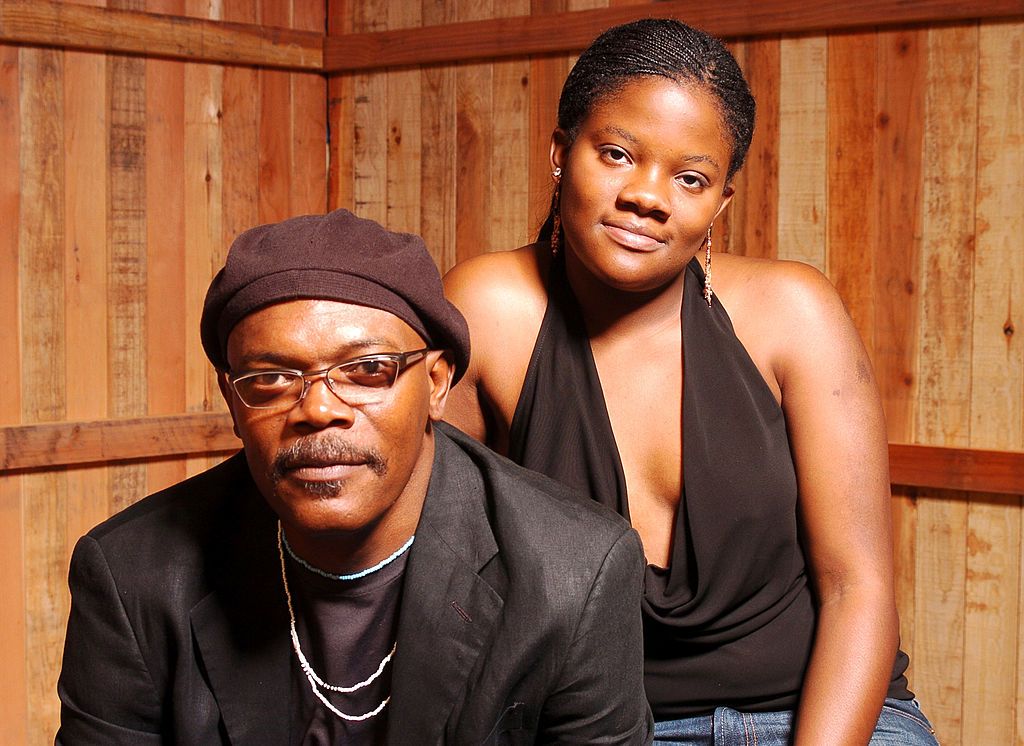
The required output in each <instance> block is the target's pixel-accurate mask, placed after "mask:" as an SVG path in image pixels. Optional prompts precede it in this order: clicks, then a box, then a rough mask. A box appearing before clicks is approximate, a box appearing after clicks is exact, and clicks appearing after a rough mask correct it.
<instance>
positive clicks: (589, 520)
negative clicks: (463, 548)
mask: <svg viewBox="0 0 1024 746" xmlns="http://www.w3.org/2000/svg"><path fill="white" fill-rule="evenodd" d="M442 428H443V429H442V433H443V434H444V435H445V436H446V437H447V438H448V439H449V440H450V441H451V442H452V443H454V445H455V446H456V447H457V449H458V451H459V452H461V453H462V454H464V455H465V456H466V457H468V459H469V460H470V461H471V462H472V464H473V465H474V466H475V468H476V469H477V470H479V475H480V479H481V486H482V490H481V492H482V494H481V499H482V500H484V501H485V509H486V511H487V513H488V519H489V522H490V525H491V528H492V530H493V531H494V534H495V538H496V540H497V541H498V543H499V545H500V544H505V545H507V547H508V548H510V549H511V550H512V551H517V550H521V551H524V552H533V551H535V547H537V546H543V547H544V549H545V551H546V552H548V553H549V554H552V555H553V558H554V559H559V560H563V561H564V560H566V559H567V558H568V557H576V558H577V559H578V560H579V561H588V562H590V561H593V560H594V559H598V558H603V556H604V555H605V554H606V553H607V552H608V551H609V549H610V548H611V546H612V545H614V544H615V543H616V542H617V541H619V540H620V539H621V538H622V537H623V535H624V534H634V532H633V530H632V528H631V527H630V525H629V523H628V522H627V521H626V520H625V519H624V518H623V517H622V516H620V515H618V514H617V513H615V512H614V511H612V510H609V509H608V508H606V507H604V506H603V505H600V504H598V503H596V502H595V501H594V500H592V499H591V498H590V497H589V496H587V495H583V494H581V493H579V492H577V491H575V490H573V489H570V488H569V487H567V486H565V485H563V484H561V483H560V482H556V481H555V480H553V479H551V478H549V477H547V476H545V475H543V474H540V473H538V472H535V471H531V470H529V469H526V468H524V467H522V466H519V465H518V464H516V463H514V462H512V461H511V460H509V459H507V458H505V457H504V456H501V455H499V454H497V453H495V452H494V451H492V450H491V449H489V448H488V447H487V446H485V445H483V444H482V443H480V442H479V441H477V440H475V439H474V438H472V437H470V436H468V435H466V434H465V433H463V432H462V431H460V430H458V429H457V428H454V427H452V426H451V425H448V424H447V423H442ZM591 555H593V556H591Z"/></svg>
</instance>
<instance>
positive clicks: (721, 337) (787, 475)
mask: <svg viewBox="0 0 1024 746" xmlns="http://www.w3.org/2000/svg"><path fill="white" fill-rule="evenodd" d="M703 282H704V273H703V272H702V270H701V268H700V265H699V263H698V262H697V260H696V259H693V260H691V262H690V263H689V264H688V265H687V267H686V270H685V278H684V291H683V302H682V307H681V310H680V313H681V327H682V330H683V332H682V334H683V340H684V344H683V366H684V372H685V375H684V379H683V413H682V422H683V479H684V484H683V490H682V494H681V495H680V499H679V507H678V509H677V511H676V519H675V520H676V524H675V533H674V540H673V546H672V551H671V566H670V567H668V568H659V567H655V566H653V565H649V566H648V567H647V573H646V578H645V590H644V599H643V614H644V625H645V627H644V633H645V639H644V644H645V685H646V689H647V696H648V699H649V700H650V703H651V708H652V709H653V711H654V716H655V719H656V720H666V719H673V718H680V717H686V716H690V715H695V714H702V713H707V712H710V711H713V709H714V708H715V707H717V706H728V707H734V708H736V709H742V710H747V711H766V710H780V709H793V708H795V707H796V704H797V700H798V698H799V693H800V687H801V683H802V681H803V676H804V671H805V670H806V667H807V662H808V659H809V657H810V652H811V645H812V642H813V638H814V627H815V618H816V611H815V606H814V603H813V600H812V597H811V591H810V588H809V586H808V580H807V571H806V566H805V561H804V554H803V550H802V548H801V546H800V542H799V535H798V528H797V482H796V473H795V469H794V465H793V459H792V455H791V453H790V449H789V440H788V437H787V433H786V421H785V417H784V415H783V412H782V409H781V407H780V406H779V404H778V403H777V402H776V400H775V397H774V395H773V394H772V392H771V390H770V389H769V388H768V385H767V384H766V383H765V381H764V378H763V377H762V376H761V373H760V371H759V370H758V369H757V367H756V366H755V365H754V362H753V361H752V360H751V359H750V356H749V355H748V354H747V351H746V349H745V348H744V347H743V345H742V344H741V343H740V341H739V339H737V337H736V334H735V332H734V331H733V328H732V322H731V321H730V319H729V316H728V314H727V313H726V311H725V309H724V308H723V307H722V304H721V303H720V302H718V300H717V299H716V300H715V301H714V303H713V304H712V307H711V308H710V309H709V308H708V306H707V303H706V302H705V301H704V298H703V296H702V287H703ZM509 441H510V444H509V451H510V453H509V456H510V457H511V458H512V459H513V460H514V461H516V462H518V463H520V464H522V465H523V466H526V467H528V468H530V469H533V470H535V471H539V472H542V473H544V474H547V475H548V476H551V477H553V478H555V479H557V480H559V481H561V482H564V483H566V484H569V485H571V486H574V487H576V488H578V489H581V490H583V491H584V492H586V493H589V494H590V495H591V496H592V497H593V498H594V499H595V500H597V501H598V502H600V503H602V504H604V505H606V506H608V507H609V508H612V509H613V510H615V511H617V512H618V513H620V514H621V515H623V516H625V517H626V518H627V519H628V518H629V502H628V499H627V494H626V483H625V476H624V474H623V470H622V463H621V461H620V459H619V453H618V449H617V447H616V444H615V438H614V435H613V433H612V428H611V422H610V420H609V417H608V410H607V407H606V405H605V398H604V393H603V391H602V389H601V381H600V379H599V377H598V372H597V367H596V365H595V363H594V358H593V354H592V351H591V348H590V342H589V338H588V336H587V330H586V327H585V325H584V321H583V318H582V316H581V313H580V309H579V306H578V304H577V302H576V299H575V297H574V296H573V294H572V291H571V289H570V287H569V283H568V281H567V280H566V278H565V270H564V263H563V262H561V261H556V262H553V264H552V268H551V274H550V278H549V281H548V307H547V311H546V312H545V315H544V320H543V322H542V324H541V328H540V331H539V332H538V335H537V341H536V343H535V345H534V350H533V355H532V357H531V359H530V364H529V368H528V370H527V374H526V379H525V381H524V383H523V389H522V392H521V393H520V396H519V401H518V403H517V406H516V411H515V414H514V417H513V420H512V424H511V428H510V433H509ZM608 644H609V645H614V644H615V641H614V640H609V641H608ZM906 666H907V659H906V656H905V655H903V654H902V653H900V655H899V656H898V658H897V661H896V667H895V669H894V671H893V685H892V686H890V693H889V695H890V696H895V697H898V698H902V699H908V698H910V697H912V695H911V694H910V693H909V692H908V691H907V689H906V679H905V678H903V675H902V674H903V671H904V670H905V669H906Z"/></svg>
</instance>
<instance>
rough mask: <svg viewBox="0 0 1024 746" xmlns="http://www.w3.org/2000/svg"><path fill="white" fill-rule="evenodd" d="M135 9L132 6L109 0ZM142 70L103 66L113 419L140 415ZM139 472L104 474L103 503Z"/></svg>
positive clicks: (135, 64)
mask: <svg viewBox="0 0 1024 746" xmlns="http://www.w3.org/2000/svg"><path fill="white" fill-rule="evenodd" d="M115 4H117V5H119V6H120V7H126V8H129V9H132V10H135V9H137V6H138V5H139V4H140V3H139V0H117V2H116V3H115ZM145 71H146V66H145V61H144V60H142V59H138V58H134V57H125V56H118V57H113V58H112V59H111V60H110V62H109V64H108V66H107V97H108V100H109V102H110V114H109V130H108V137H109V147H108V153H109V167H108V169H107V194H108V195H109V202H108V206H107V294H108V301H107V303H108V306H107V313H108V316H107V324H108V331H107V344H108V353H107V366H108V371H109V372H108V376H107V382H108V387H109V391H108V396H109V400H110V410H111V413H112V414H113V415H114V416H117V417H128V416H133V415H142V414H145V412H146V385H147V381H146V334H145V330H146V298H145V292H146V197H145V195H146V73H145ZM145 484H146V483H145V468H144V467H141V466H118V467H114V468H112V469H111V470H110V488H111V494H110V499H111V504H112V506H113V507H114V508H115V509H120V508H123V507H127V506H128V505H130V504H131V503H133V502H134V501H136V500H138V499H139V498H140V497H142V496H143V495H144V494H145V493H146V488H145Z"/></svg>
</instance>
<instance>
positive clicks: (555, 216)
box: [551, 166, 562, 257]
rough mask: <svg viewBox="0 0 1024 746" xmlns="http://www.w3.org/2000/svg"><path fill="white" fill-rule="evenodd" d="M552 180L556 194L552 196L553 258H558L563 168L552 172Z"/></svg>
mask: <svg viewBox="0 0 1024 746" xmlns="http://www.w3.org/2000/svg"><path fill="white" fill-rule="evenodd" d="M551 178H552V179H554V180H555V192H554V194H552V195H551V216H552V223H551V256H552V257H556V256H558V246H559V243H560V238H561V237H560V235H559V234H560V233H561V231H562V217H561V215H560V214H559V204H558V202H559V197H560V196H561V192H562V168H561V166H559V167H558V168H556V169H555V170H554V171H552V172H551Z"/></svg>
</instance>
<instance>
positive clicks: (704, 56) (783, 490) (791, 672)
mask: <svg viewBox="0 0 1024 746" xmlns="http://www.w3.org/2000/svg"><path fill="white" fill-rule="evenodd" d="M753 121H754V101H753V98H752V97H751V95H750V92H749V89H748V87H747V84H746V81H745V80H744V79H743V75H742V73H741V72H740V70H739V68H738V66H737V64H736V61H735V59H733V57H732V56H731V55H730V54H729V52H728V51H727V50H726V49H725V47H724V46H723V45H722V44H721V43H720V42H719V41H717V40H715V39H713V38H711V37H709V36H707V35H706V34H704V33H702V32H699V31H696V30H694V29H692V28H689V27H687V26H685V25H683V24H681V23H678V22H676V21H670V20H656V19H649V20H644V21H638V22H636V23H632V24H627V25H625V26H620V27H616V28H613V29H611V30H609V31H607V32H605V33H604V34H603V35H602V36H601V37H599V38H598V39H597V40H596V41H595V42H594V44H593V45H592V46H591V47H590V48H589V49H587V50H586V51H585V52H584V54H583V55H582V56H581V57H580V58H579V61H578V62H577V63H576V65H575V66H574V68H573V70H572V72H571V73H570V74H569V77H568V79H567V80H566V82H565V86H564V88H563V90H562V95H561V98H560V101H559V110H558V127H557V128H556V129H555V131H554V134H553V135H552V140H551V164H552V168H553V174H552V175H553V178H554V181H555V190H554V197H553V200H552V208H551V215H550V216H549V218H548V222H547V223H546V225H545V227H544V229H542V231H541V239H540V240H539V241H538V242H537V243H535V244H533V245H530V246H525V247H523V248H520V249H518V250H516V251H511V252H505V253H496V254H487V255H484V256H479V257H475V258H473V259H471V260H469V261H466V262H464V263H462V264H460V265H459V266H457V267H455V268H454V269H453V270H452V271H451V272H450V273H449V274H448V276H447V277H446V290H447V292H448V293H449V295H450V298H451V299H452V301H453V302H454V303H455V304H456V305H457V306H458V307H459V308H460V309H461V310H462V311H463V313H464V314H465V316H466V318H467V319H468V321H469V325H470V330H471V335H472V339H473V358H472V361H471V364H470V367H469V370H468V372H467V374H466V376H465V379H464V381H463V382H462V384H461V385H460V386H458V387H457V388H456V389H455V390H454V391H453V393H452V395H451V398H450V400H449V406H448V413H449V414H448V417H449V419H450V420H451V421H452V422H453V423H455V424H456V425H458V426H459V427H461V428H463V429H464V430H466V431H467V432H469V433H471V434H473V435H474V436H476V437H478V438H480V439H482V440H484V441H485V442H487V443H488V444H489V445H491V446H492V447H494V448H495V449H497V450H499V451H501V452H503V453H506V454H508V455H509V456H511V457H512V458H513V459H514V460H516V461H518V462H520V463H522V464H524V465H525V466H527V467H530V468H533V469H536V470H538V471H541V472H544V473H546V474H548V475H550V476H552V477H554V478H556V479H559V480H561V481H564V482H566V483H569V484H572V485H574V486H577V487H579V488H581V489H583V490H586V491H587V492H589V493H590V494H591V495H593V496H594V498H595V499H597V500H599V501H600V502H602V503H604V504H606V505H608V506H610V507H612V508H613V509H615V510H617V511H619V512H620V513H621V514H623V515H624V516H626V517H627V518H628V519H629V520H630V521H631V523H632V524H633V526H634V527H635V528H636V530H637V531H638V532H639V534H640V537H641V539H642V541H643V545H644V549H645V553H646V556H647V561H648V563H649V566H648V569H647V575H646V578H645V595H644V605H643V613H644V623H645V648H646V662H645V672H646V688H647V695H648V699H649V700H650V702H651V706H652V709H653V711H654V716H655V720H656V721H657V722H658V726H657V731H656V733H657V734H658V735H657V737H658V739H659V742H664V743H705V742H706V743H722V742H723V741H724V742H727V743H755V742H756V743H757V744H760V745H761V746H764V744H768V743H791V742H795V743H798V744H823V743H829V744H838V743H843V744H847V743H849V744H865V743H868V742H869V740H871V743H875V744H880V743H900V744H906V743H922V744H923V743H935V740H934V737H933V735H932V731H931V728H930V726H929V724H928V721H927V720H926V719H925V718H924V716H923V715H922V714H921V713H920V711H919V709H918V708H917V705H916V702H915V701H914V700H913V695H912V694H911V692H910V691H909V690H908V689H907V681H906V678H905V677H904V676H903V673H904V671H905V669H906V667H907V662H908V661H907V658H906V656H905V655H904V654H903V653H901V652H899V651H898V650H897V647H898V621H897V615H896V608H895V601H894V593H893V578H892V575H893V569H892V551H891V541H892V538H891V529H890V524H889V520H890V519H889V483H888V464H887V450H886V436H885V427H884V423H883V415H882V411H881V406H880V402H879V396H878V392H877V388H876V385H875V382H874V379H873V377H872V372H871V365H870V363H869V361H868V358H867V355H866V353H865V350H864V347H863V345H862V344H861V342H860V340H859V338H858V336H857V332H856V330H855V329H854V326H853V324H852V322H851V320H850V318H849V316H848V315H847V313H846V311H845V309H844V308H843V304H842V302H841V301H840V299H839V297H838V296H837V294H836V293H835V291H834V289H833V288H832V286H831V285H830V284H829V283H828V281H827V280H826V279H825V278H824V277H823V276H822V275H821V274H820V273H818V272H817V271H816V270H814V269H812V268H810V267H807V266H804V265H801V264H796V263H791V262H782V261H769V260H760V259H751V258H746V257H742V256H734V255H717V254H716V255H715V256H714V258H713V262H714V270H713V274H712V269H711V265H712V254H711V244H712V236H713V226H714V222H715V219H716V218H717V217H718V216H719V215H720V214H721V213H722V211H723V210H724V209H725V207H726V205H728V203H729V200H730V199H731V198H732V195H733V187H732V180H733V177H734V176H735V175H736V172H737V171H738V169H739V168H740V166H741V165H742V163H743V160H744V157H745V155H746V151H747V148H748V146H749V143H750V137H751V133H752V130H753ZM698 257H699V260H698ZM702 264H703V267H702V266H701V265H702ZM680 413H681V414H680ZM609 644H614V643H613V641H609ZM883 705H884V706H883ZM880 713H881V716H880ZM713 737H717V738H718V739H720V740H710V739H711V738H713Z"/></svg>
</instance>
